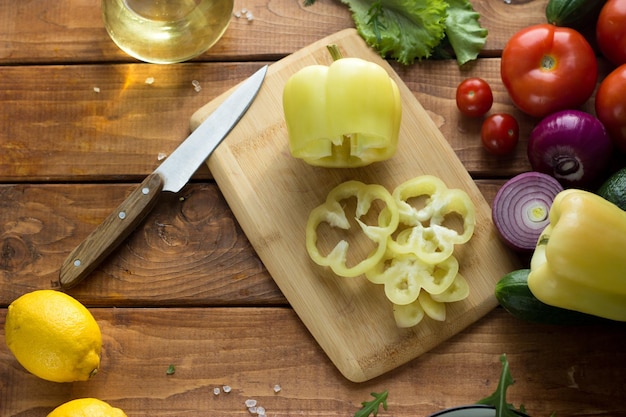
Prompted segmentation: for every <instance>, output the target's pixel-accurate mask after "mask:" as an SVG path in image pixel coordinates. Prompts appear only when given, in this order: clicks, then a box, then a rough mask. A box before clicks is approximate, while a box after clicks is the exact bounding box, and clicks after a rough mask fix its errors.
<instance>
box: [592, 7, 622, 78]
mask: <svg viewBox="0 0 626 417" xmlns="http://www.w3.org/2000/svg"><path fill="white" fill-rule="evenodd" d="M625 27H626V1H624V0H608V1H607V2H606V3H605V4H604V6H602V10H600V15H599V16H598V20H597V22H596V40H597V42H598V47H599V48H600V52H602V55H604V56H605V57H606V58H607V59H608V60H609V61H611V63H612V64H613V65H615V66H618V65H621V64H626V29H624V28H625Z"/></svg>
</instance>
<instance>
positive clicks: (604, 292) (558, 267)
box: [528, 189, 626, 321]
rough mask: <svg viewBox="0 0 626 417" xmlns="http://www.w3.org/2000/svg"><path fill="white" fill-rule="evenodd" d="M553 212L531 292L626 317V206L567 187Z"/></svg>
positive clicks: (585, 310) (593, 311)
mask: <svg viewBox="0 0 626 417" xmlns="http://www.w3.org/2000/svg"><path fill="white" fill-rule="evenodd" d="M549 217H550V224H549V225H548V226H547V227H546V229H545V230H544V231H543V232H542V234H541V236H540V238H539V240H538V243H537V247H536V248H535V251H534V253H533V256H532V259H531V265H530V274H529V276H528V287H529V288H530V290H531V292H532V293H533V294H534V295H535V297H537V298H538V299H539V300H540V301H542V302H544V303H546V304H549V305H552V306H556V307H561V308H566V309H570V310H575V311H579V312H583V313H587V314H593V315H596V316H599V317H604V318H608V319H612V320H619V321H626V255H625V254H626V252H625V248H626V212H625V211H623V210H621V209H620V208H619V207H617V206H616V205H614V204H612V203H610V202H608V201H607V200H605V199H603V198H602V197H600V196H597V195H595V194H592V193H590V192H587V191H582V190H576V189H567V190H565V191H562V192H560V193H559V194H558V195H557V196H556V198H555V199H554V202H553V203H552V207H551V208H550V215H549Z"/></svg>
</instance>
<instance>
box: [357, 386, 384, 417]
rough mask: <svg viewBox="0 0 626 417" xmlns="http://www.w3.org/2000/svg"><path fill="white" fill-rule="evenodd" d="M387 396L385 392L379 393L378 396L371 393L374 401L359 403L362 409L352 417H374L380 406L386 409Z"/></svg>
mask: <svg viewBox="0 0 626 417" xmlns="http://www.w3.org/2000/svg"><path fill="white" fill-rule="evenodd" d="M387 394H388V392H387V391H384V392H381V393H380V394H378V393H375V392H372V393H371V396H372V397H374V399H373V400H372V401H363V402H362V403H361V405H362V406H363V408H361V409H360V410H359V411H357V412H356V413H355V414H354V417H368V416H370V415H373V416H374V417H376V415H378V407H379V406H380V404H382V405H383V409H385V410H386V409H387Z"/></svg>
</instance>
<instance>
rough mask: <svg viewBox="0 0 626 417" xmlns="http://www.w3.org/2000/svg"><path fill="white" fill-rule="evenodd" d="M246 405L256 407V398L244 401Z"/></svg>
mask: <svg viewBox="0 0 626 417" xmlns="http://www.w3.org/2000/svg"><path fill="white" fill-rule="evenodd" d="M245 404H246V407H248V408H251V407H256V400H253V399H248V400H246V402H245Z"/></svg>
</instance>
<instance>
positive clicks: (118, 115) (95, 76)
mask: <svg viewBox="0 0 626 417" xmlns="http://www.w3.org/2000/svg"><path fill="white" fill-rule="evenodd" d="M259 66H260V64H259V63H242V64H226V63H211V64H186V65H180V66H178V65H168V66H155V65H140V64H136V65H133V64H128V65H113V66H109V65H84V66H83V65H81V66H72V65H69V66H44V67H41V66H34V67H30V66H24V67H12V66H9V67H0V91H2V94H0V107H1V108H2V112H1V113H0V123H2V126H3V129H2V131H0V143H2V144H3V152H2V155H0V182H8V183H11V182H29V181H36V182H39V181H55V182H57V181H64V182H68V181H71V182H76V181H120V180H125V181H138V180H140V179H142V178H143V177H145V176H146V175H147V174H148V173H150V172H152V171H153V170H154V168H156V166H158V164H159V163H160V162H161V160H162V159H163V158H164V157H165V156H167V155H168V154H169V153H170V152H171V151H172V150H174V149H175V148H176V146H177V145H178V144H179V143H180V142H181V141H182V140H183V139H184V138H185V137H186V136H187V135H188V134H189V118H190V116H191V115H192V114H193V113H194V112H195V111H196V110H197V109H198V108H200V107H202V106H203V105H205V104H206V103H208V102H210V101H211V100H213V99H214V98H215V97H217V96H218V95H220V94H221V93H223V92H224V91H226V90H227V89H229V88H230V87H232V86H234V85H235V84H236V83H237V82H239V81H241V80H242V79H243V78H245V77H246V76H247V75H249V74H251V73H252V72H253V71H254V69H256V68H258V67H259ZM394 69H395V70H396V71H398V73H399V74H400V76H401V78H402V79H403V81H404V82H405V83H406V84H407V86H408V87H409V88H410V89H411V91H412V92H413V94H414V95H415V96H416V97H417V98H418V99H419V100H420V102H421V103H422V104H423V106H424V108H425V109H426V111H427V112H428V114H429V116H430V117H431V119H433V121H434V122H435V124H436V125H437V126H438V127H439V129H440V130H441V131H442V133H443V135H444V137H445V138H446V140H447V141H448V142H449V143H450V145H451V146H452V148H453V149H454V151H455V153H456V154H457V156H458V157H459V158H460V159H461V161H462V162H463V164H464V166H465V167H466V169H467V170H468V171H469V172H470V173H471V174H472V175H474V176H476V177H488V176H493V177H506V176H511V175H514V174H515V173H519V172H523V171H526V170H528V169H529V165H528V163H527V160H526V157H525V145H526V137H527V135H528V133H529V132H530V129H531V128H532V125H533V123H534V121H533V120H532V119H530V118H528V117H527V116H524V115H522V114H521V113H520V112H519V111H517V110H515V109H514V108H513V106H512V104H511V102H510V99H509V98H508V96H507V94H506V92H505V91H504V87H503V86H502V83H501V82H500V79H499V60H498V59H483V60H480V61H479V62H477V63H476V65H475V66H474V67H473V68H472V69H471V70H468V71H467V72H460V71H459V69H458V67H457V65H456V63H455V62H452V61H433V62H428V63H426V62H425V63H422V64H419V65H416V66H414V67H411V68H404V67H400V66H398V65H394ZM471 75H478V76H481V77H483V78H486V79H487V80H488V81H489V82H491V84H492V87H493V89H494V94H495V104H494V107H493V111H506V112H511V113H512V114H514V115H515V116H516V117H518V119H519V121H520V124H521V126H522V127H521V129H522V133H521V134H522V140H521V142H520V144H519V146H518V148H517V150H516V151H515V152H514V153H513V154H511V155H509V156H506V157H495V156H493V155H490V154H488V153H487V152H486V151H485V150H484V149H483V148H482V145H481V144H480V120H477V119H470V118H467V117H462V116H461V115H460V114H459V112H458V111H457V109H456V106H455V104H454V95H455V88H456V85H457V84H458V83H459V82H460V81H461V80H462V79H463V78H464V77H467V76H471ZM146 80H148V81H149V82H150V81H151V82H152V83H151V84H147V83H146ZM194 80H197V81H198V82H199V84H200V86H201V90H200V91H196V90H195V89H194V86H193V84H192V82H193V81H194ZM195 178H196V179H207V178H210V173H209V171H208V169H206V168H204V167H203V168H202V169H200V170H199V171H198V173H197V174H196V176H195Z"/></svg>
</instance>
